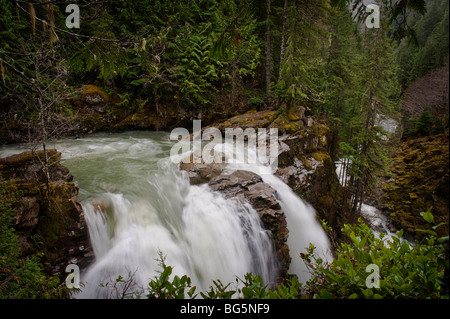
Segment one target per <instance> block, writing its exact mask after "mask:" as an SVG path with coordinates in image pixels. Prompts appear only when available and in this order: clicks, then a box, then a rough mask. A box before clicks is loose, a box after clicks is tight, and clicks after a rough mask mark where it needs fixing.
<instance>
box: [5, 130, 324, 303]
mask: <svg viewBox="0 0 450 319" xmlns="http://www.w3.org/2000/svg"><path fill="white" fill-rule="evenodd" d="M173 144H174V143H173V142H171V141H170V140H169V134H167V133H157V132H130V133H121V134H110V135H108V134H96V135H93V136H92V137H90V138H84V139H78V140H63V141H60V142H58V143H57V144H56V145H54V147H55V148H57V149H58V150H59V151H61V152H62V153H63V164H64V165H65V166H67V167H68V168H69V169H70V171H71V174H72V175H74V179H75V181H76V182H77V183H78V186H79V188H80V194H79V200H81V201H82V205H83V209H84V212H85V218H86V221H87V224H88V228H89V232H90V238H91V243H92V246H93V249H94V253H95V262H94V263H93V264H92V265H90V267H89V268H88V270H87V271H86V272H85V273H83V274H82V276H81V281H82V283H83V287H82V289H81V292H80V293H77V294H75V295H74V297H75V298H108V297H111V294H112V291H111V288H108V287H111V285H108V287H100V286H99V284H101V283H102V284H103V285H106V284H108V283H109V284H111V283H114V282H115V280H116V279H117V278H118V276H119V275H120V276H122V277H124V278H127V276H128V275H130V274H133V278H134V281H135V282H136V284H137V286H140V287H146V286H147V285H148V282H149V281H150V280H151V279H152V278H154V276H156V275H157V272H158V271H159V270H160V266H159V261H158V255H159V252H161V253H162V254H163V255H164V256H166V260H165V262H166V264H168V265H170V266H172V267H173V275H178V276H182V275H188V276H189V277H190V278H191V279H192V281H193V285H196V286H197V287H198V290H203V291H204V290H207V289H209V287H210V286H211V285H212V281H213V280H217V279H220V280H221V281H222V282H223V283H230V282H235V279H236V276H238V277H239V278H244V275H245V274H246V273H248V272H252V273H254V274H259V275H260V276H261V277H262V278H263V279H264V281H265V282H266V283H270V282H273V281H274V280H275V279H276V278H275V277H276V266H277V265H276V262H275V258H274V249H273V244H272V241H271V238H270V233H269V232H268V231H267V230H264V229H263V227H262V223H261V221H260V219H259V217H258V215H257V213H256V212H255V211H254V209H253V208H252V207H251V206H249V205H242V204H240V203H239V202H237V201H235V200H233V199H225V198H224V196H223V195H221V194H220V193H218V192H213V191H211V190H210V189H209V187H208V185H206V184H205V185H199V186H193V185H190V184H189V182H188V180H187V179H186V178H184V177H183V175H182V173H181V172H180V171H179V170H178V167H177V165H175V164H174V163H172V162H171V160H170V157H169V153H170V148H171V147H172V146H173ZM17 151H21V150H20V149H19V150H17ZM17 151H16V150H12V151H11V152H12V153H14V152H17ZM11 152H10V153H11ZM8 155H9V154H8ZM235 155H237V157H238V158H239V156H240V154H235ZM228 156H233V154H228ZM227 169H228V170H230V171H232V170H235V169H245V170H250V171H253V172H255V173H257V174H260V175H261V176H262V178H263V180H264V181H265V182H266V183H268V184H269V185H271V186H272V187H273V188H274V189H275V190H276V191H277V193H278V196H279V198H278V200H279V202H280V205H281V206H282V209H283V211H284V212H285V214H286V220H287V227H288V229H289V237H288V242H287V243H288V245H289V248H290V253H291V257H292V263H291V268H290V273H294V274H297V275H298V277H299V279H300V281H302V282H305V281H306V280H307V279H308V278H309V273H308V272H307V270H306V267H305V265H304V263H303V261H302V260H301V259H300V258H299V253H300V251H303V252H305V251H306V247H308V246H309V243H310V242H311V243H313V244H314V245H315V246H316V247H317V250H318V253H319V254H321V255H322V258H324V260H331V258H332V257H331V253H330V249H329V243H328V239H327V237H326V235H325V233H324V231H323V230H322V228H321V226H320V224H319V223H318V222H317V221H316V219H315V212H314V210H313V209H312V208H311V207H310V206H308V205H307V204H305V203H304V202H303V201H302V200H301V199H300V198H299V197H298V196H296V195H295V194H294V193H293V192H292V190H291V189H290V188H289V187H288V186H287V185H286V184H284V183H283V182H282V181H281V180H280V179H278V178H277V177H276V176H274V175H273V174H272V172H271V170H270V168H269V167H266V166H264V165H262V164H257V163H255V164H245V161H239V160H238V161H236V162H235V163H234V164H230V165H228V166H227ZM100 207H101V208H103V210H101V209H99V208H100ZM198 290H197V291H198Z"/></svg>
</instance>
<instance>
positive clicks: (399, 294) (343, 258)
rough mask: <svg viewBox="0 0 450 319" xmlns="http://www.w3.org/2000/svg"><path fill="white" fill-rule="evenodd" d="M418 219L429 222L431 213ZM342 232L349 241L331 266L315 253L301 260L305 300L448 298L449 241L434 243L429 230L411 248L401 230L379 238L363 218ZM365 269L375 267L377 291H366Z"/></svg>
mask: <svg viewBox="0 0 450 319" xmlns="http://www.w3.org/2000/svg"><path fill="white" fill-rule="evenodd" d="M422 216H423V217H424V219H425V220H426V221H427V222H433V215H431V213H430V212H429V211H428V212H425V213H423V214H422ZM439 226H441V225H437V227H439ZM343 232H344V233H345V235H346V236H347V237H348V238H349V239H350V241H349V242H348V243H342V244H341V246H340V247H339V249H338V251H337V258H336V259H335V260H334V261H333V262H332V263H331V264H322V263H321V262H319V260H318V259H317V258H316V257H314V252H313V249H311V250H310V251H309V252H308V254H307V255H305V256H304V260H305V261H306V262H307V264H308V266H309V267H310V269H311V270H312V277H311V279H310V281H309V282H308V283H307V285H306V296H307V297H311V298H319V299H320V298H349V299H355V298H371V299H380V298H392V299H394V298H445V299H448V283H446V280H448V278H447V279H446V278H445V274H447V275H446V276H447V277H448V267H449V261H448V259H446V258H445V249H447V250H448V237H445V238H439V239H438V238H436V233H435V232H433V231H428V230H427V231H426V232H427V233H428V234H429V236H428V237H427V238H426V239H424V240H423V241H422V242H419V243H416V244H411V243H408V242H407V241H405V240H402V239H401V236H402V235H403V231H399V232H397V234H396V235H395V236H392V237H391V238H385V235H384V234H380V235H379V236H377V235H376V234H374V232H373V231H372V229H371V228H369V227H368V226H367V225H366V224H364V223H363V222H362V220H359V221H358V224H356V225H345V226H344V229H343ZM444 244H447V247H446V246H445V245H444ZM368 265H376V266H378V268H379V270H380V273H379V276H380V278H379V279H380V280H379V287H378V288H377V287H372V288H368V286H367V284H366V279H367V277H368V276H369V273H368V272H366V267H367V266H368Z"/></svg>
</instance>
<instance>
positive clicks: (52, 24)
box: [47, 3, 58, 43]
mask: <svg viewBox="0 0 450 319" xmlns="http://www.w3.org/2000/svg"><path fill="white" fill-rule="evenodd" d="M47 15H48V21H49V25H50V29H49V32H50V42H52V43H53V42H56V41H58V35H57V34H56V32H55V14H54V8H53V4H51V3H49V4H47Z"/></svg>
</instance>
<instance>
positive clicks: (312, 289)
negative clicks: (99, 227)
mask: <svg viewBox="0 0 450 319" xmlns="http://www.w3.org/2000/svg"><path fill="white" fill-rule="evenodd" d="M422 217H423V218H424V220H425V221H426V222H428V223H431V224H432V223H433V222H434V217H433V215H432V214H431V212H430V210H428V211H427V212H424V213H423V214H422ZM441 226H442V224H439V225H435V226H433V228H432V229H434V230H435V229H436V228H438V227H441ZM326 228H327V230H328V231H332V229H331V228H330V227H329V226H326ZM342 231H343V233H344V234H345V235H346V236H347V237H348V241H347V242H345V243H341V245H340V246H339V247H338V249H337V251H336V255H337V257H336V258H335V259H334V260H333V261H332V262H331V263H325V262H324V261H323V260H322V259H321V258H318V257H316V255H315V253H314V250H315V247H314V246H313V245H311V244H310V246H309V248H308V249H307V252H306V253H301V254H300V257H301V258H302V259H303V261H304V262H305V263H306V265H307V267H308V269H309V271H310V272H311V278H310V280H309V281H308V282H307V283H306V284H305V285H303V284H302V283H300V282H299V281H298V280H297V278H296V277H295V276H294V277H290V278H288V279H287V280H286V282H285V283H282V284H279V285H278V286H275V287H269V285H268V284H265V283H264V282H263V280H262V278H261V277H260V276H258V275H255V274H252V273H248V274H246V275H245V276H244V279H241V278H238V277H237V278H236V289H231V287H230V286H231V283H228V284H224V283H222V282H221V281H220V280H213V282H212V283H213V285H212V286H210V289H209V290H208V291H205V292H203V291H202V292H200V296H199V295H198V294H196V293H195V291H196V289H197V288H196V286H192V282H191V279H190V278H189V277H187V276H186V275H184V276H182V277H181V278H180V277H179V276H172V271H173V268H172V267H171V266H168V265H166V263H165V258H164V256H163V255H162V253H160V255H159V261H160V267H161V271H160V272H159V275H158V276H156V277H155V278H154V279H153V280H151V281H150V283H149V285H148V294H147V295H146V296H147V298H150V299H156V298H157V299H179V298H197V297H202V298H204V299H230V298H242V299H310V298H314V299H331V298H339V299H342V298H344V299H360V298H362V299H382V298H388V299H397V298H421V299H422V298H432V299H435V298H444V299H448V297H449V291H448V289H449V288H448V281H449V278H448V269H449V260H448V255H447V256H446V254H448V242H449V238H448V236H446V237H441V238H437V234H436V232H434V231H433V230H418V231H422V232H425V233H426V234H427V235H428V236H427V237H426V238H425V239H423V240H422V241H421V242H418V243H415V244H411V243H409V242H407V241H406V240H404V239H402V238H401V237H402V235H403V231H402V230H400V231H398V232H397V233H396V234H395V235H392V236H390V237H388V236H386V234H384V233H381V234H375V233H374V232H373V230H372V229H371V228H370V227H369V226H368V225H367V224H365V223H364V222H363V221H362V220H361V219H359V220H358V223H357V224H354V225H344V228H343V229H342ZM368 266H372V267H373V266H375V267H377V268H378V270H379V278H378V279H379V283H378V286H376V285H375V284H373V280H372V279H371V278H369V275H371V274H372V272H373V268H369V267H368ZM119 280H122V278H121V277H119ZM368 282H369V283H372V284H373V285H372V286H370V287H369V286H368Z"/></svg>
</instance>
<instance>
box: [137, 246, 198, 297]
mask: <svg viewBox="0 0 450 319" xmlns="http://www.w3.org/2000/svg"><path fill="white" fill-rule="evenodd" d="M159 258H160V266H161V271H160V272H159V276H157V277H155V278H154V279H153V280H152V281H150V282H149V284H148V294H147V295H146V296H147V298H148V299H184V298H186V295H187V296H188V297H189V298H194V297H195V289H196V287H191V279H190V278H189V277H187V276H186V275H184V276H183V277H181V278H180V277H178V276H175V277H174V278H173V279H172V280H170V276H171V275H172V271H173V268H172V267H171V266H167V265H166V263H165V257H164V256H163V255H162V253H160V255H159ZM188 288H190V289H189V290H188V291H187V292H186V289H188Z"/></svg>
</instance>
